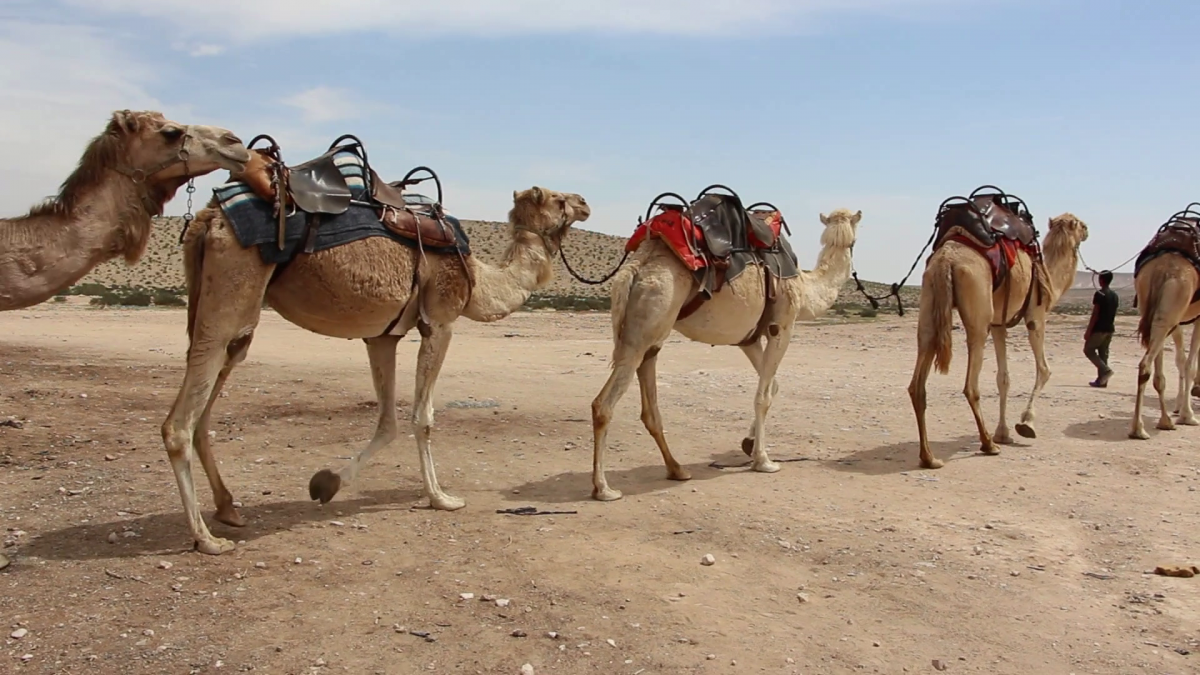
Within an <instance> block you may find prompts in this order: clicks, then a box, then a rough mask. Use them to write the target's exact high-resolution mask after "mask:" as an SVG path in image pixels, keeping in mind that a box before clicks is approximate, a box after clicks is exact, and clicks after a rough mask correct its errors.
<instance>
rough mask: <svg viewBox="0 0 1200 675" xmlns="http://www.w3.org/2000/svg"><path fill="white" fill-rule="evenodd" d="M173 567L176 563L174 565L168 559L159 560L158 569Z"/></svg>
mask: <svg viewBox="0 0 1200 675" xmlns="http://www.w3.org/2000/svg"><path fill="white" fill-rule="evenodd" d="M172 567H174V565H172V564H171V563H169V562H167V561H166V560H159V561H158V569H160V570H169V569H171V568H172Z"/></svg>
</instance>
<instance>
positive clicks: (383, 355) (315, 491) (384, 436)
mask: <svg viewBox="0 0 1200 675" xmlns="http://www.w3.org/2000/svg"><path fill="white" fill-rule="evenodd" d="M363 342H365V343H366V344H367V359H368V361H370V364H371V382H372V383H374V385H375V403H376V405H377V406H378V407H379V420H378V421H377V422H376V423H375V435H374V436H372V437H371V441H370V442H369V443H368V444H367V447H365V448H363V450H362V452H359V453H358V455H357V456H356V457H355V458H354V459H352V460H350V461H349V462H348V463H347V464H346V466H344V467H342V469H341V471H338V472H337V473H334V472H332V471H330V470H329V469H321V470H320V471H318V472H317V473H315V474H313V477H312V478H311V479H310V480H309V481H308V496H309V497H311V498H313V499H319V500H320V501H321V503H322V504H325V503H328V502H329V500H330V499H333V496H334V495H336V494H337V493H338V490H340V489H341V488H342V487H343V486H345V485H349V484H350V483H353V482H354V479H355V478H357V477H358V472H359V469H361V468H362V466H363V465H364V464H366V463H367V462H368V461H370V459H371V455H374V454H375V453H376V452H377V451H379V450H382V449H383V448H386V447H387V446H389V445H391V443H392V441H394V440H396V433H397V429H396V345H398V344H399V343H400V338H399V337H397V336H394V335H385V336H383V337H375V338H368V339H366V340H363Z"/></svg>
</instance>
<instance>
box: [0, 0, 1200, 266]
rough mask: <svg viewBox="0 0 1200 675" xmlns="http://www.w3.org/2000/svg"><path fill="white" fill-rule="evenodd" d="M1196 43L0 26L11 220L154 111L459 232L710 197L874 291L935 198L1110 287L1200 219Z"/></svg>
mask: <svg viewBox="0 0 1200 675" xmlns="http://www.w3.org/2000/svg"><path fill="white" fill-rule="evenodd" d="M1197 19H1200V3H1195V2H1190V1H1182V0H1180V1H1176V0H1158V1H1155V2H1142V3H1134V2H1122V1H1117V0H738V1H737V2H733V1H731V0H604V2H599V1H576V0H553V1H551V0H504V1H503V2H501V1H498V0H497V1H494V2H493V1H487V0H436V1H431V0H424V1H422V2H410V1H408V0H339V1H338V2H324V1H318V0H204V1H203V2H195V1H184V0H0V92H3V95H2V96H0V142H2V143H3V147H4V148H5V155H6V156H7V157H8V158H9V161H7V162H4V163H3V164H2V165H0V214H3V215H18V214H20V213H23V212H24V211H25V210H26V209H28V207H29V206H31V205H32V204H34V203H35V202H37V201H40V200H41V199H43V198H45V197H46V196H48V195H51V194H53V193H54V192H55V191H56V190H57V188H58V185H59V184H60V183H61V182H62V180H63V179H64V178H65V177H66V176H67V174H68V173H70V171H71V170H72V168H73V167H74V165H75V163H76V162H77V160H78V157H79V154H80V153H81V152H82V150H83V147H84V146H85V144H86V143H87V142H88V140H89V139H90V138H92V137H93V136H95V135H96V134H97V133H99V132H100V131H101V130H102V129H103V128H104V125H105V124H106V123H107V119H108V117H109V116H110V115H111V113H112V111H114V110H117V109H124V108H129V109H135V110H138V109H153V110H159V111H161V112H163V113H164V114H165V115H166V116H167V117H169V118H171V119H174V120H176V121H179V122H183V123H197V124H215V125H218V126H223V127H227V128H229V129H232V130H233V131H235V132H236V133H237V134H238V135H239V136H241V137H242V139H243V140H246V141H249V140H250V138H252V137H253V136H255V135H257V134H259V133H268V134H271V135H272V136H274V137H275V138H276V139H277V140H278V141H279V142H280V145H281V146H282V148H283V152H284V159H285V161H286V162H287V163H289V164H295V163H299V162H301V161H304V160H307V159H310V158H312V157H315V156H316V155H318V154H320V153H321V152H322V151H323V150H324V149H325V148H326V147H328V145H329V143H331V142H332V141H333V140H334V139H335V138H336V137H338V136H340V135H341V134H343V133H352V134H355V135H356V136H358V137H359V138H360V139H362V140H363V142H364V144H365V146H366V148H367V151H368V153H369V157H370V160H371V162H372V164H373V165H374V167H375V168H376V170H377V171H378V172H379V174H380V175H382V176H384V177H385V178H387V179H389V180H396V179H399V178H400V177H402V176H403V174H404V173H406V172H407V171H408V169H410V168H412V167H414V166H418V165H428V166H431V167H433V168H434V169H435V170H436V171H437V172H438V174H439V175H440V177H441V179H442V181H443V183H444V184H445V188H446V193H445V198H444V202H445V205H446V208H447V210H448V211H449V212H450V213H453V214H454V215H457V216H459V217H460V218H471V219H487V220H504V219H505V217H506V214H507V212H508V208H509V207H510V206H511V203H512V192H513V190H517V189H525V188H528V187H530V186H533V185H540V186H543V187H547V188H551V189H555V190H562V191H570V192H577V193H579V194H582V195H583V196H584V197H586V198H587V200H588V202H589V204H590V205H591V206H592V209H593V215H592V217H591V219H590V220H589V221H588V222H587V223H585V224H584V225H583V227H585V228H587V229H592V230H597V231H601V232H606V233H609V234H616V235H622V236H628V235H629V234H631V233H632V231H633V228H634V226H635V225H636V223H637V219H638V217H639V216H640V215H642V214H643V213H644V212H645V210H646V207H647V205H648V203H649V202H650V200H651V199H652V198H653V197H654V196H655V195H657V194H659V193H661V192H666V191H673V192H679V193H682V194H684V195H688V196H690V195H694V194H696V193H697V192H698V191H699V190H701V189H702V188H703V187H705V186H707V185H710V184H713V183H721V184H725V185H728V186H730V187H732V188H733V189H734V190H736V191H737V192H738V193H739V194H740V195H741V196H742V197H743V199H744V200H745V201H746V202H747V203H748V202H753V201H760V200H765V201H770V202H772V203H774V204H776V205H777V206H779V207H780V208H781V209H782V211H783V213H784V215H785V217H786V218H787V221H788V223H789V225H790V227H791V230H792V241H793V246H794V247H795V249H796V252H797V254H798V255H799V256H800V258H801V263H802V265H804V266H806V267H811V266H812V264H813V263H814V262H815V260H816V255H817V249H818V246H819V241H818V240H819V236H820V230H821V225H820V220H819V218H818V214H819V213H829V212H830V211H832V210H833V209H836V208H849V209H852V210H858V209H861V210H862V211H863V220H862V222H861V224H860V226H859V240H858V244H857V245H856V247H855V251H854V255H855V264H856V267H857V268H858V271H859V274H860V276H862V277H863V278H865V279H871V280H877V281H885V282H891V281H896V280H898V279H899V277H900V276H902V275H903V274H904V273H905V272H906V271H907V270H908V268H909V266H910V265H911V264H912V262H913V260H914V259H915V258H916V256H917V254H918V252H919V251H920V249H921V247H922V245H923V244H924V243H925V240H926V239H927V238H928V236H929V233H930V230H931V228H932V225H933V217H934V215H935V213H936V210H937V207H938V204H939V203H941V201H942V200H943V199H945V198H946V197H950V196H953V195H961V194H966V193H968V192H970V191H971V190H972V189H974V188H976V187H978V186H980V185H983V184H994V185H997V186H999V187H1001V188H1003V189H1004V190H1006V191H1007V192H1009V193H1012V194H1016V195H1018V196H1020V197H1021V198H1023V199H1024V200H1025V202H1026V203H1027V204H1028V205H1029V208H1030V210H1031V211H1032V212H1033V214H1034V216H1035V217H1036V219H1037V224H1038V226H1039V228H1041V229H1042V231H1043V233H1044V232H1045V227H1046V223H1047V220H1048V219H1049V218H1050V217H1051V216H1054V215H1058V214H1060V213H1063V212H1071V213H1074V214H1076V215H1077V216H1079V217H1080V218H1082V219H1083V220H1084V221H1085V222H1086V223H1087V224H1088V227H1089V230H1090V233H1091V234H1090V238H1089V240H1088V241H1087V242H1086V243H1085V244H1084V246H1083V249H1082V250H1083V254H1084V257H1085V258H1086V260H1087V262H1088V263H1089V264H1091V265H1092V266H1094V267H1111V266H1116V265H1118V264H1120V263H1121V262H1122V261H1124V260H1125V259H1126V258H1129V257H1130V256H1132V255H1134V254H1135V253H1136V252H1137V251H1138V250H1139V249H1140V248H1141V247H1142V246H1143V245H1145V243H1146V242H1147V241H1148V240H1149V238H1150V236H1151V235H1152V234H1153V232H1154V230H1155V229H1156V227H1157V226H1158V225H1159V224H1160V223H1161V222H1163V221H1164V220H1165V219H1166V218H1167V217H1168V216H1170V215H1171V214H1172V213H1174V212H1175V211H1177V210H1179V209H1181V208H1183V207H1184V205H1186V204H1187V203H1189V202H1191V201H1200V183H1198V182H1197V181H1196V180H1195V178H1196V175H1197V166H1198V165H1197V160H1198V159H1200V137H1198V135H1197V133H1196V124H1197V121H1198V120H1200V84H1197V83H1198V82H1200V78H1198V77H1197V75H1198V74H1200V52H1197V50H1196V49H1195V48H1194V44H1195V37H1196V28H1195V26H1196V25H1197ZM226 175H227V174H226V173H225V172H223V171H222V172H217V173H214V174H211V175H210V176H207V177H205V178H204V179H201V180H198V181H197V186H198V188H199V191H198V194H197V197H198V199H197V202H198V204H197V208H199V206H200V204H202V203H203V202H205V201H207V198H208V196H209V195H210V194H211V192H210V191H211V188H212V187H213V186H214V185H216V184H219V183H220V182H223V181H224V180H225V177H226ZM184 208H185V200H184V195H183V193H182V192H180V195H179V196H178V197H177V198H176V199H175V200H174V201H172V202H171V203H170V204H169V205H168V207H167V213H169V214H174V215H179V214H182V213H183V212H184ZM565 248H566V249H567V252H568V255H569V254H570V240H569V239H568V240H567V242H566V245H565ZM920 269H921V268H920V266H918V268H917V272H916V273H915V274H914V278H913V280H912V281H913V282H915V283H919V278H920V277H919V275H920ZM1125 271H1128V269H1126V270H1125Z"/></svg>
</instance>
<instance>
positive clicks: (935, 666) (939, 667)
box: [933, 659, 947, 670]
mask: <svg viewBox="0 0 1200 675" xmlns="http://www.w3.org/2000/svg"><path fill="white" fill-rule="evenodd" d="M946 668H947V666H946V664H944V663H942V660H941V659H934V660H933V669H934V670H945V669H946Z"/></svg>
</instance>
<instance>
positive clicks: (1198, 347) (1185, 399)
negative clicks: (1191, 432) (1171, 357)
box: [1175, 323, 1200, 426]
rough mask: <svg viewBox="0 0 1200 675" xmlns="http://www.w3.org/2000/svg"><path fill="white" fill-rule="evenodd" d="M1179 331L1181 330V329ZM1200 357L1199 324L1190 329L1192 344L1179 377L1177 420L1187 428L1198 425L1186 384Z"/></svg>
mask: <svg viewBox="0 0 1200 675" xmlns="http://www.w3.org/2000/svg"><path fill="white" fill-rule="evenodd" d="M1180 330H1183V329H1182V328H1181V329H1180ZM1197 355H1200V323H1197V324H1196V325H1195V326H1193V328H1192V342H1191V346H1190V347H1189V348H1188V353H1187V359H1185V361H1184V364H1183V372H1181V373H1180V376H1179V385H1180V386H1179V396H1178V400H1177V403H1178V405H1179V420H1178V422H1179V423H1180V424H1185V425H1187V426H1196V425H1198V424H1200V420H1197V419H1196V414H1195V413H1194V412H1193V411H1192V397H1191V396H1189V395H1188V391H1187V386H1188V383H1190V382H1191V381H1192V379H1193V378H1194V377H1195V376H1196V358H1197ZM1175 358H1176V365H1178V362H1179V357H1178V356H1176V357H1175Z"/></svg>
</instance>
